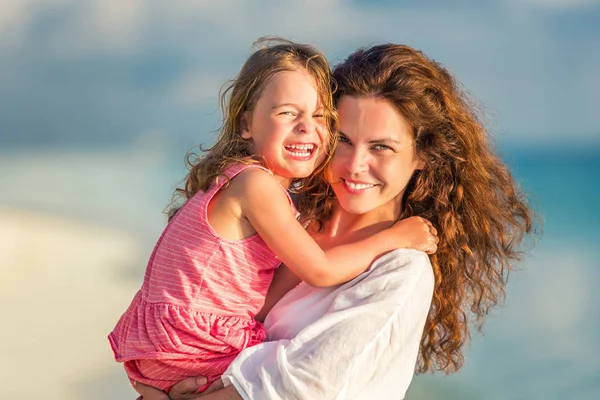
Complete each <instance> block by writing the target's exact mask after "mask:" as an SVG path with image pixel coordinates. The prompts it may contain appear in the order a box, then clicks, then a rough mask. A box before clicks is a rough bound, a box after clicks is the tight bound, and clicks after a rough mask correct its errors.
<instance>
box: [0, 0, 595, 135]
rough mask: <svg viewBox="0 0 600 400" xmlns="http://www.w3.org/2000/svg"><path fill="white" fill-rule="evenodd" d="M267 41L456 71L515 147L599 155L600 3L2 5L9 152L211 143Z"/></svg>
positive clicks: (56, 0)
mask: <svg viewBox="0 0 600 400" xmlns="http://www.w3.org/2000/svg"><path fill="white" fill-rule="evenodd" d="M263 35H281V36H284V37H287V38H291V39H295V40H298V41H304V42H309V43H312V44H314V45H316V46H317V47H319V48H320V49H322V50H323V51H324V52H325V53H326V55H327V56H328V57H329V58H330V60H331V62H332V63H335V62H337V61H340V60H341V59H343V58H344V57H345V56H346V55H347V54H349V52H351V51H352V50H354V49H355V48H357V47H359V46H366V45H370V44H376V43H381V42H396V43H404V44H408V45H411V46H413V47H416V48H419V49H421V50H423V51H424V52H425V53H426V54H428V55H429V56H430V57H432V58H434V59H436V60H437V61H439V62H441V63H443V64H445V65H446V66H447V67H448V68H449V69H450V70H451V71H452V72H453V73H454V74H455V75H456V76H457V78H458V79H459V80H460V81H462V82H463V84H464V86H465V88H466V89H467V90H468V91H469V92H470V93H472V95H473V96H474V97H475V99H476V100H477V101H478V102H479V103H480V104H481V105H482V106H483V107H484V109H485V111H486V115H485V121H486V123H487V124H488V126H489V128H490V130H491V131H492V132H493V133H494V134H495V136H496V138H497V140H498V141H499V142H501V143H505V144H509V145H523V146H529V145H539V144H540V143H541V144H544V145H554V146H559V145H564V144H574V145H582V146H587V145H589V144H592V143H593V144H594V146H597V145H599V144H600V119H599V118H597V114H598V111H600V2H599V1H595V0H522V1H521V0H506V1H481V2H467V1H454V2H453V1H440V0H436V1H429V2H422V1H391V0H379V1H366V0H362V1H359V0H348V1H343V0H310V1H303V2H299V1H288V0H281V1H276V0H261V1H245V0H221V1H212V0H176V1H169V2H166V1H158V0H133V1H121V0H88V1H76V0H22V1H14V0H13V1H10V0H0V145H26V146H28V145H36V144H37V145H48V146H50V145H55V146H71V145H72V146H88V145H91V144H101V145H117V146H119V145H122V144H123V143H129V144H131V143H133V144H134V145H135V144H137V143H140V142H141V143H147V142H149V141H150V142H159V143H162V144H168V143H192V142H194V143H199V142H209V141H210V140H211V139H210V138H211V137H212V136H211V135H212V133H211V132H212V131H213V130H214V129H216V128H217V127H218V122H219V113H218V112H216V105H217V93H218V89H219V87H220V85H221V84H222V83H224V82H225V81H226V80H227V79H228V78H230V77H232V76H233V75H235V74H236V72H237V71H238V69H239V68H240V66H241V64H242V63H243V61H244V59H245V58H246V57H247V56H248V55H249V54H250V52H251V45H252V42H253V41H254V40H255V39H256V38H258V37H260V36H263Z"/></svg>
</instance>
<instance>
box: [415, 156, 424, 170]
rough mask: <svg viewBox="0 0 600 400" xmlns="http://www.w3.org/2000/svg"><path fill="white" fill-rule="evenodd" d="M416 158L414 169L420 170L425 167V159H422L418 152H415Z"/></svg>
mask: <svg viewBox="0 0 600 400" xmlns="http://www.w3.org/2000/svg"><path fill="white" fill-rule="evenodd" d="M416 158H417V159H416V162H417V165H416V166H415V170H417V171H421V170H423V169H425V161H424V160H423V157H421V155H420V154H417V155H416Z"/></svg>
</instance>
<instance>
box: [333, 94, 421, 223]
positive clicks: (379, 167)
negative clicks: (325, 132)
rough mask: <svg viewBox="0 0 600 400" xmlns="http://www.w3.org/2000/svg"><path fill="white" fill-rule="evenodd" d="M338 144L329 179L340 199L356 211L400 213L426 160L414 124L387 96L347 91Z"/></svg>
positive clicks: (341, 109) (341, 104)
mask: <svg viewBox="0 0 600 400" xmlns="http://www.w3.org/2000/svg"><path fill="white" fill-rule="evenodd" d="M338 112H339V118H340V132H339V142H338V147H337V149H336V151H335V155H334V157H333V160H332V162H331V165H330V169H329V179H330V182H331V186H332V188H333V190H334V192H335V195H336V197H337V199H338V201H339V204H340V206H341V208H342V209H343V210H345V211H346V212H349V213H352V214H366V213H369V212H372V211H375V212H378V213H383V214H385V215H386V216H388V217H389V216H390V214H389V213H391V214H392V215H393V217H394V218H397V217H398V216H399V215H400V212H401V210H400V205H401V200H402V195H403V194H404V190H405V189H406V185H407V184H408V181H409V180H410V177H411V176H412V174H413V172H414V171H415V170H417V169H422V168H423V166H424V163H423V162H422V161H421V160H420V158H419V157H418V156H417V154H416V150H415V146H414V139H413V134H412V128H411V126H410V125H409V123H408V121H407V120H406V119H405V118H404V117H403V116H402V115H401V114H400V113H399V112H398V111H397V110H396V108H395V107H394V106H393V105H392V104H391V103H390V102H388V101H387V100H383V99H378V98H373V97H350V96H342V98H341V99H340V101H339V104H338Z"/></svg>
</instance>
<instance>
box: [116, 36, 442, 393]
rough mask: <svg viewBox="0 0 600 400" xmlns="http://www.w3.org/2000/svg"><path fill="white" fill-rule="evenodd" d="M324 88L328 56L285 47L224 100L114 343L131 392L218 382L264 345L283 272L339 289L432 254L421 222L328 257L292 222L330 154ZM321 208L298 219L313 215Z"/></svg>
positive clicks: (252, 69) (255, 58)
mask: <svg viewBox="0 0 600 400" xmlns="http://www.w3.org/2000/svg"><path fill="white" fill-rule="evenodd" d="M329 79H330V76H329V66H328V64H327V62H326V60H325V58H324V56H323V55H321V54H320V53H319V52H317V51H316V50H315V49H313V48H311V47H309V46H306V45H300V44H295V43H292V42H283V43H278V44H275V45H271V46H266V47H264V48H262V49H259V50H258V51H256V52H255V53H254V54H253V55H252V56H251V57H250V58H249V59H248V60H247V62H246V63H245V65H244V66H243V67H242V70H241V72H240V74H239V76H238V77H237V78H236V79H235V80H234V81H233V82H232V83H231V85H230V86H229V88H228V89H227V90H226V91H225V94H227V93H229V100H228V102H225V101H223V100H222V104H223V110H224V124H223V128H222V130H221V133H220V137H219V139H218V141H217V143H216V144H215V145H214V146H213V147H212V148H211V149H209V150H208V154H207V155H206V156H205V157H203V158H201V159H199V161H198V162H196V163H195V165H193V166H192V168H191V170H190V173H189V175H188V177H187V181H186V184H185V189H183V190H181V192H183V193H184V194H185V196H186V198H187V201H186V202H185V204H184V205H183V207H181V208H180V209H179V210H178V211H177V212H176V213H175V214H174V215H173V217H172V218H171V220H170V221H169V224H168V225H167V227H166V228H165V230H164V232H163V233H162V235H161V237H160V238H159V240H158V242H157V244H156V246H155V248H154V251H153V253H152V255H151V257H150V260H149V262H148V266H147V270H146V274H145V277H144V283H143V285H142V288H141V290H140V291H139V292H138V293H137V294H136V296H135V297H134V299H133V301H132V303H131V305H130V306H129V308H128V310H127V311H126V312H125V314H124V315H123V316H122V317H121V319H120V320H119V322H118V323H117V326H116V327H115V329H114V330H113V332H112V333H111V334H110V335H109V340H110V343H111V345H112V348H113V351H114V353H115V358H116V360H117V361H119V362H124V363H125V370H126V372H127V374H128V376H129V378H130V379H131V380H132V381H137V382H141V383H145V384H148V385H151V386H154V387H157V388H160V389H162V390H165V391H167V390H168V389H169V388H170V387H171V386H172V385H173V384H174V383H176V382H178V381H180V380H181V379H182V378H184V377H188V376H197V375H203V376H206V377H207V378H208V382H209V383H210V382H212V381H214V380H216V379H218V378H219V377H220V375H221V374H222V373H223V372H224V371H225V369H226V368H227V367H228V365H229V364H230V363H231V361H232V360H233V359H234V358H235V357H236V355H237V354H238V353H239V352H240V351H241V350H243V349H244V348H246V347H249V346H252V345H255V344H258V343H260V342H261V341H263V339H264V338H265V332H264V329H263V327H262V325H261V324H260V323H259V322H257V321H255V318H254V317H255V315H256V314H257V313H258V312H259V310H260V309H261V307H262V306H263V303H264V299H265V295H266V292H267V289H268V288H269V284H270V283H271V280H272V277H273V273H274V270H275V268H277V267H278V266H279V264H280V263H284V264H286V265H287V266H288V268H289V269H290V270H291V271H292V272H293V273H295V274H296V275H297V276H298V277H299V278H301V279H302V280H304V281H306V282H307V283H308V284H310V285H313V286H332V285H336V284H339V283H342V282H345V281H347V280H349V279H351V278H353V277H355V276H357V275H358V274H360V273H361V272H363V270H365V268H366V267H367V266H368V265H370V264H371V262H372V261H373V260H375V259H376V258H378V257H379V256H381V255H382V254H383V253H386V252H388V251H391V250H393V249H395V248H399V247H418V248H421V249H422V250H425V251H428V252H434V251H435V249H436V244H435V243H436V240H437V238H436V237H435V229H433V228H432V227H430V225H429V223H428V221H426V220H423V219H420V218H413V219H409V220H405V221H402V222H399V223H397V224H395V225H394V226H393V227H391V229H388V230H385V231H382V232H380V233H378V234H377V235H374V236H372V237H370V238H368V239H365V240H362V241H359V242H355V243H351V244H346V245H343V246H338V247H335V248H332V249H329V250H327V251H323V250H321V248H320V247H319V246H318V245H317V244H316V243H315V242H314V241H313V239H311V237H310V236H309V235H308V233H306V231H305V230H304V228H303V227H302V225H301V224H300V223H299V222H298V221H297V220H296V217H297V211H296V209H295V208H294V205H293V204H292V201H291V199H290V197H289V196H288V194H287V188H288V187H289V186H290V184H291V183H292V181H293V180H295V179H297V178H310V176H311V174H313V173H314V172H315V170H320V169H321V168H322V164H323V163H324V160H326V159H327V158H328V157H329V153H330V150H331V148H332V140H331V137H332V135H330V133H329V128H330V127H332V126H333V122H332V121H334V120H335V118H334V115H333V107H332V98H331V92H330V89H329V87H330V82H329ZM309 180H310V179H306V181H309ZM304 181H305V180H303V179H301V180H300V181H298V182H299V185H302V184H305V183H306V182H304ZM345 187H346V190H348V191H350V192H355V193H358V192H360V191H361V190H364V189H365V188H364V187H362V186H361V184H359V183H355V182H350V181H348V182H346V186H345ZM317 200H318V199H317ZM317 200H315V202H312V201H309V202H304V203H302V204H300V206H299V208H300V211H302V212H305V213H306V215H309V216H310V215H311V212H312V211H314V210H313V209H314V207H313V204H316V201H317Z"/></svg>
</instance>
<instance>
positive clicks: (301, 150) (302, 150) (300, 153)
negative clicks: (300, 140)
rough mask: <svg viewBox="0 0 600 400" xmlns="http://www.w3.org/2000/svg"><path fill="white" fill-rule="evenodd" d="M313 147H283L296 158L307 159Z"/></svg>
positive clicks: (304, 145)
mask: <svg viewBox="0 0 600 400" xmlns="http://www.w3.org/2000/svg"><path fill="white" fill-rule="evenodd" d="M314 147H315V145H314V144H291V145H289V146H285V148H286V150H287V151H289V152H290V153H291V154H292V155H294V156H296V157H309V156H310V154H311V152H312V150H313V149H314Z"/></svg>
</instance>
